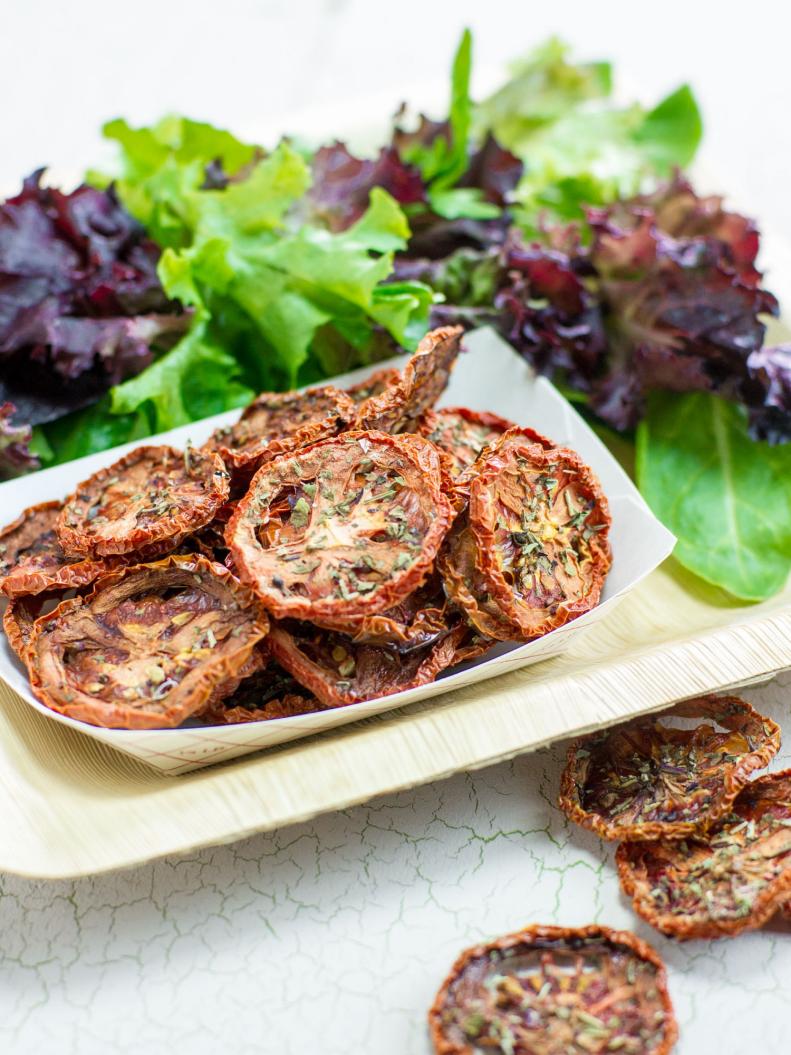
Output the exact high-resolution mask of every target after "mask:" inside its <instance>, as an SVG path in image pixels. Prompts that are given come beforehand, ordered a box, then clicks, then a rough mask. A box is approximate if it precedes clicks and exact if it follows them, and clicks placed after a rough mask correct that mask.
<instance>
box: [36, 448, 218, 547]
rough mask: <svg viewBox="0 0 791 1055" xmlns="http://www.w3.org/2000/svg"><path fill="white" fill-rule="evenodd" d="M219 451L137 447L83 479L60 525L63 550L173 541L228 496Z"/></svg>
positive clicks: (157, 544)
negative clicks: (214, 452) (216, 452)
mask: <svg viewBox="0 0 791 1055" xmlns="http://www.w3.org/2000/svg"><path fill="white" fill-rule="evenodd" d="M228 491H229V484H228V473H227V472H226V471H225V467H224V465H223V463H222V461H221V460H220V457H219V455H217V454H213V453H211V452H208V451H204V450H198V449H196V448H192V447H188V448H187V450H186V451H183V452H182V451H177V450H176V449H175V448H173V447H164V446H163V447H138V448H137V449H136V450H134V451H132V452H131V453H130V454H127V455H125V456H124V457H123V458H121V459H120V460H119V461H117V462H115V463H114V464H113V465H111V466H109V467H108V468H105V469H100V470H99V472H97V473H94V475H93V476H92V477H90V479H88V480H85V481H84V482H83V483H81V484H80V485H79V486H78V487H77V489H76V491H75V492H74V494H72V495H71V496H70V497H69V498H68V499H67V500H66V502H65V504H64V506H63V509H62V510H61V513H60V518H59V520H58V525H57V532H58V538H59V539H60V543H61V545H62V546H63V549H64V550H65V551H66V553H69V554H76V555H79V554H84V555H85V556H88V557H94V556H108V555H111V554H129V553H135V552H137V553H139V554H140V555H142V556H144V557H145V556H151V555H153V554H154V553H155V552H158V551H159V552H161V551H162V550H163V548H175V547H176V546H177V545H178V544H179V543H180V542H181V541H182V540H183V539H184V538H186V536H187V535H189V534H190V533H191V532H193V531H196V530H197V529H198V528H200V527H203V526H204V525H205V524H208V523H209V522H210V521H211V520H212V519H213V518H214V516H215V514H216V513H217V511H218V509H220V507H221V506H222V505H223V504H224V503H225V502H226V501H227V499H228Z"/></svg>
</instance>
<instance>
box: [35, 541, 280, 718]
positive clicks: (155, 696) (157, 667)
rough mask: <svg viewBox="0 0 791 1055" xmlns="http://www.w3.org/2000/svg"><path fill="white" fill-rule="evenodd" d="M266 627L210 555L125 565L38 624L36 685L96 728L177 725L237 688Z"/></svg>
mask: <svg viewBox="0 0 791 1055" xmlns="http://www.w3.org/2000/svg"><path fill="white" fill-rule="evenodd" d="M267 629H268V622H267V618H266V614H265V612H264V611H263V609H262V608H261V607H260V605H259V603H258V601H257V600H256V598H255V597H254V595H253V594H252V593H251V592H250V591H249V590H248V589H247V588H246V587H244V586H242V585H241V584H240V583H239V582H238V581H237V580H236V579H235V578H234V577H233V576H232V575H231V573H230V572H229V571H228V570H227V569H226V568H224V567H223V566H222V565H220V564H215V563H212V562H211V561H208V560H206V559H205V558H204V557H200V556H195V557H169V558H166V559H165V560H163V561H159V562H158V563H156V564H147V565H146V564H144V565H135V566H131V567H127V568H121V569H119V570H118V571H115V572H111V573H109V574H108V575H106V576H104V577H103V578H102V579H100V580H98V581H97V583H96V585H95V586H94V588H93V591H92V592H91V593H90V594H89V595H88V596H87V597H75V598H73V599H72V600H68V601H64V602H63V603H62V604H60V605H59V606H58V607H57V608H56V609H55V610H54V611H53V612H51V613H50V614H49V615H46V616H44V617H43V618H41V619H39V620H38V621H37V622H36V624H35V627H34V632H33V637H32V639H31V641H30V644H29V646H28V662H29V666H30V678H31V685H32V687H33V691H34V693H35V694H36V696H37V697H38V699H39V700H41V702H42V703H44V704H46V705H47V706H48V707H50V708H52V710H55V711H58V712H59V713H61V714H65V715H68V716H69V717H71V718H76V719H78V720H80V721H84V722H88V723H90V724H92V725H100V726H105V727H107V728H126V729H156V728H166V727H172V726H176V725H179V724H180V723H181V722H182V721H184V719H186V718H188V717H190V716H191V715H193V714H195V713H196V712H197V711H199V710H200V709H201V708H202V707H204V706H206V705H207V704H208V703H209V702H210V701H211V700H212V699H217V698H218V693H220V692H222V690H223V688H226V689H227V691H228V692H232V691H233V690H234V689H235V687H236V685H237V684H238V682H239V676H240V674H241V673H243V672H244V670H245V665H246V664H248V663H249V661H250V659H251V655H252V653H253V649H254V648H255V646H256V645H257V644H258V642H259V641H261V640H262V638H263V637H264V636H265V634H266V632H267Z"/></svg>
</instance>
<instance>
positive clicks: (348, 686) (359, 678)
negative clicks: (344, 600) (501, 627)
mask: <svg viewBox="0 0 791 1055" xmlns="http://www.w3.org/2000/svg"><path fill="white" fill-rule="evenodd" d="M466 633H467V630H466V627H464V626H461V625H459V626H457V627H455V628H454V629H453V630H450V631H449V632H447V633H446V634H445V636H444V637H442V638H440V639H438V640H437V641H435V642H434V643H433V644H431V645H427V646H424V647H423V648H413V649H412V650H411V651H409V652H398V650H397V649H393V648H387V647H384V646H377V645H358V644H355V643H354V642H353V641H352V640H351V638H349V637H347V636H346V635H345V634H337V633H335V632H334V631H332V630H322V629H321V628H320V627H316V626H313V625H312V624H311V623H298V622H295V621H293V620H288V621H287V622H286V623H282V624H276V625H275V626H273V627H272V630H271V632H270V635H269V638H268V639H267V643H268V645H269V649H270V651H271V653H272V655H273V656H274V657H275V659H276V660H277V662H278V663H279V664H280V665H281V667H284V668H285V669H286V670H287V671H289V672H290V673H291V674H293V675H294V677H295V678H296V679H297V681H298V682H300V684H302V685H304V686H305V687H306V688H308V689H310V691H311V692H312V693H313V694H314V695H315V696H316V697H317V698H318V699H319V700H321V702H322V703H323V704H325V706H327V707H346V706H348V705H349V704H352V703H362V702H363V701H364V700H375V699H379V697H381V696H391V695H392V694H393V693H395V692H404V691H405V690H406V689H414V688H416V687H417V686H418V685H426V684H428V683H429V682H431V681H435V680H436V677H437V675H438V674H439V673H440V672H441V671H443V670H445V669H446V668H447V667H450V666H451V665H452V664H453V663H455V662H456V658H455V657H456V653H457V651H458V649H459V647H460V644H461V642H462V640H463V638H464V637H465V635H466Z"/></svg>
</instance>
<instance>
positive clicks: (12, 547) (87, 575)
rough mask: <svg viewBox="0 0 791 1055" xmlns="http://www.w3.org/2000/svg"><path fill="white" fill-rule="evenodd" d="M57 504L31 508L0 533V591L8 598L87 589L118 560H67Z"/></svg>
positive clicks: (73, 558)
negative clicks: (59, 528) (60, 535)
mask: <svg viewBox="0 0 791 1055" xmlns="http://www.w3.org/2000/svg"><path fill="white" fill-rule="evenodd" d="M60 510H61V503H60V502H43V503H42V504H41V505H37V506H31V507H30V508H29V509H26V510H25V511H24V512H23V513H22V514H21V516H19V517H17V519H16V520H15V521H14V522H13V523H12V524H9V525H8V527H6V528H4V529H3V530H2V531H1V532H0V589H2V590H3V592H4V593H6V594H7V595H8V596H9V597H20V596H23V595H26V594H35V593H44V592H47V591H51V590H53V589H57V588H58V587H63V588H64V589H67V588H68V587H71V586H74V587H78V586H87V585H88V583H91V582H93V580H94V579H96V578H98V577H99V576H100V575H102V574H104V572H106V571H109V570H110V569H111V568H112V567H113V566H114V564H116V563H118V562H117V561H112V560H85V559H83V558H82V557H67V556H66V554H65V553H64V552H63V548H62V546H61V544H60V542H59V540H58V536H57V534H56V531H55V528H56V526H57V523H58V517H59V516H60Z"/></svg>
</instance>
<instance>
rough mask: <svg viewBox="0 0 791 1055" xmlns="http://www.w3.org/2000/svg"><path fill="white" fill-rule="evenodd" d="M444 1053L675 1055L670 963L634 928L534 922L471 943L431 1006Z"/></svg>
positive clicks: (434, 1037)
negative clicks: (626, 1054)
mask: <svg viewBox="0 0 791 1055" xmlns="http://www.w3.org/2000/svg"><path fill="white" fill-rule="evenodd" d="M429 1028H430V1030H431V1039H432V1041H433V1044H434V1051H435V1052H437V1055H478V1053H481V1055H483V1053H484V1052H491V1053H492V1055H495V1053H497V1052H513V1053H514V1055H516V1053H517V1052H519V1053H521V1052H524V1053H525V1055H527V1053H528V1052H529V1053H530V1055H571V1053H574V1052H580V1053H582V1052H601V1053H605V1052H614V1051H621V1052H635V1053H639V1055H668V1053H669V1052H670V1051H671V1050H672V1048H673V1046H674V1044H675V1042H676V1040H677V1038H678V1027H677V1025H676V1020H675V1016H674V1013H673V1005H672V1003H671V1001H670V994H669V993H668V988H667V973H666V971H665V967H664V964H663V963H662V960H661V959H660V958H659V956H658V955H657V953H656V952H655V950H654V949H652V948H651V946H650V945H648V944H647V943H646V942H644V941H641V940H640V939H639V938H637V937H636V936H635V935H634V934H631V933H630V932H629V931H618V930H611V929H610V928H609V927H602V926H598V925H591V926H588V927H549V926H531V927H526V928H525V929H524V930H521V931H519V932H518V933H516V934H508V935H505V936H504V937H501V938H497V939H496V940H495V941H490V942H486V943H485V944H482V945H476V946H474V947H473V948H471V949H467V950H466V951H465V952H463V953H462V954H461V956H459V958H458V959H457V960H456V962H455V964H454V965H453V967H452V969H451V971H450V974H449V975H448V977H447V978H446V979H445V981H444V983H443V984H442V987H441V988H440V990H439V992H438V994H437V997H436V999H435V1001H434V1004H433V1006H432V1008H431V1010H430V1012H429Z"/></svg>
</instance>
